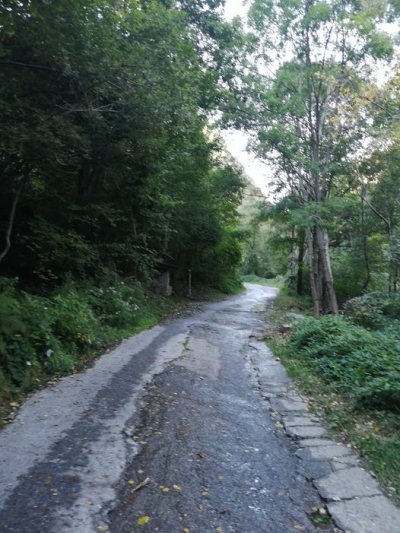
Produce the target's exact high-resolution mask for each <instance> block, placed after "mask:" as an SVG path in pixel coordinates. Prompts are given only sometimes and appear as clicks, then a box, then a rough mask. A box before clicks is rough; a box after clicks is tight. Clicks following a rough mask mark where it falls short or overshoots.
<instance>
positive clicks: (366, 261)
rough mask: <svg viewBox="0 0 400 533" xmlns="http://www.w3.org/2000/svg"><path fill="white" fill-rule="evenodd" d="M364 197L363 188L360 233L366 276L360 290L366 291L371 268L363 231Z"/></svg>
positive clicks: (366, 239)
mask: <svg viewBox="0 0 400 533" xmlns="http://www.w3.org/2000/svg"><path fill="white" fill-rule="evenodd" d="M364 196H365V191H364V188H363V189H362V191H361V231H362V243H363V253H364V262H365V269H366V271H367V276H366V278H365V281H364V283H363V287H362V290H363V291H366V290H367V288H368V285H369V284H370V281H371V268H370V265H369V254H368V238H367V234H366V230H365V213H364Z"/></svg>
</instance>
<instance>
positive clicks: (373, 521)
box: [261, 347, 400, 533]
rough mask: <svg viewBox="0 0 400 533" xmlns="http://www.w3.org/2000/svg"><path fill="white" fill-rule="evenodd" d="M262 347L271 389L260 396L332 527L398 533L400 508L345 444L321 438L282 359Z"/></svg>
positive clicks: (322, 432)
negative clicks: (291, 445) (290, 442)
mask: <svg viewBox="0 0 400 533" xmlns="http://www.w3.org/2000/svg"><path fill="white" fill-rule="evenodd" d="M266 349H267V351H268V352H267V354H266V355H267V358H268V359H267V361H268V360H269V361H272V360H273V361H274V365H271V364H269V365H268V381H269V382H273V383H274V390H273V392H271V389H269V390H268V391H266V392H267V394H263V391H262V390H261V394H262V395H263V396H264V399H265V400H266V402H268V403H267V405H268V407H269V410H270V411H271V416H272V418H273V419H274V420H275V423H276V425H277V427H278V428H280V429H283V430H284V431H285V433H286V435H287V436H288V437H290V438H291V439H292V440H293V441H294V443H295V444H296V446H297V447H298V450H297V452H296V455H297V457H299V459H300V470H301V473H302V474H303V475H304V476H305V477H306V478H307V479H308V480H309V481H311V482H312V483H313V485H314V487H315V488H316V489H317V490H318V492H319V494H320V496H321V498H322V499H324V500H325V501H326V504H327V508H328V511H329V513H330V515H331V517H332V519H333V520H334V522H335V523H336V525H337V526H338V527H339V528H340V529H342V530H343V531H344V532H345V533H400V509H398V508H397V507H396V506H395V505H394V504H393V503H392V502H391V501H390V500H389V499H388V498H386V497H385V496H384V495H383V494H382V491H381V489H380V487H379V485H378V483H377V482H376V480H375V479H374V478H373V476H372V475H371V474H370V473H369V472H367V471H366V470H364V468H362V467H361V466H360V461H359V459H358V458H357V457H356V455H355V454H354V452H353V451H352V449H351V448H350V447H348V446H344V445H343V444H338V443H336V442H334V441H333V440H331V439H328V438H326V437H325V435H326V433H325V429H324V428H323V426H322V424H321V422H320V421H319V420H318V419H316V418H315V417H313V416H310V415H309V412H308V405H307V401H306V399H305V398H302V397H300V396H299V395H298V394H297V392H295V390H294V386H293V384H290V380H288V378H287V376H286V372H285V370H284V367H283V365H282V363H280V362H279V360H278V359H277V358H276V357H275V356H274V355H273V354H272V353H271V352H270V350H269V349H268V348H267V347H266ZM277 362H278V364H276V363H277ZM274 374H275V375H274ZM282 376H284V377H282ZM288 381H289V383H288Z"/></svg>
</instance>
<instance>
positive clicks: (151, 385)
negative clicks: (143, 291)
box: [0, 285, 334, 533]
mask: <svg viewBox="0 0 400 533" xmlns="http://www.w3.org/2000/svg"><path fill="white" fill-rule="evenodd" d="M275 292H276V291H275V289H269V288H266V287H261V286H258V285H248V286H247V292H246V293H244V294H241V295H239V296H235V297H231V298H229V299H227V300H224V301H223V302H218V303H212V304H207V305H206V306H205V307H204V308H203V310H202V311H201V312H199V313H198V314H197V315H194V316H190V317H185V318H181V319H176V320H173V321H170V322H168V323H166V324H164V325H162V326H156V327H155V328H153V329H151V330H148V331H145V332H142V333H141V334H139V335H136V336H135V337H132V338H131V339H129V340H127V341H125V342H123V343H122V344H121V345H120V346H119V347H118V348H117V349H116V350H114V351H113V352H111V353H108V354H105V355H104V356H103V357H101V358H100V359H99V360H98V361H97V363H96V364H95V365H94V367H93V368H90V369H88V370H87V371H85V372H83V373H81V374H78V375H74V376H70V377H67V378H64V379H62V380H60V381H58V382H55V383H54V384H53V385H51V386H49V387H48V388H47V389H45V390H43V391H41V392H39V393H36V394H34V395H33V396H32V397H31V398H30V399H29V400H28V401H27V402H26V404H25V405H24V407H23V408H22V409H21V411H20V413H19V415H18V416H17V417H16V419H15V420H14V421H13V423H11V424H10V425H9V426H7V427H6V428H5V429H4V430H3V431H1V432H0V531H1V533H6V532H7V533H9V532H15V533H65V532H73V533H94V532H98V531H109V532H111V533H136V532H143V533H148V532H152V533H154V532H161V533H229V532H230V533H264V532H265V533H298V532H299V531H303V532H305V533H313V532H317V531H328V532H332V531H334V529H333V526H332V525H329V524H328V525H327V526H325V529H318V526H316V525H314V524H313V523H312V521H310V519H309V516H310V514H309V513H310V511H311V509H312V508H315V507H317V508H318V507H319V506H321V505H322V502H321V501H320V500H319V497H318V495H317V493H316V491H315V489H314V488H313V487H312V485H311V484H310V483H309V482H307V481H306V480H305V478H304V477H303V476H302V475H301V474H300V471H299V464H298V459H297V458H296V456H295V455H294V449H293V447H292V444H291V442H290V440H289V439H288V438H287V437H286V436H285V435H284V434H283V433H282V432H280V431H279V429H277V428H276V426H275V425H274V422H273V420H272V419H271V418H270V413H269V410H268V409H267V406H266V403H265V401H264V400H263V397H262V395H261V393H260V390H259V389H260V387H259V382H258V381H257V378H256V372H255V371H254V368H253V365H252V363H251V357H252V352H254V349H255V348H254V343H253V345H252V343H251V342H250V339H252V335H253V334H254V333H257V332H259V331H261V330H262V329H263V328H264V325H263V320H262V319H261V317H260V314H259V312H260V311H261V310H262V309H263V307H264V305H265V303H266V300H268V299H269V298H273V297H274V295H275ZM253 341H254V339H253ZM257 372H258V374H257V375H259V373H260V369H257ZM142 483H144V484H143V486H142V487H141V488H140V484H142Z"/></svg>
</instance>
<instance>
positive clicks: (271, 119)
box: [226, 0, 392, 317]
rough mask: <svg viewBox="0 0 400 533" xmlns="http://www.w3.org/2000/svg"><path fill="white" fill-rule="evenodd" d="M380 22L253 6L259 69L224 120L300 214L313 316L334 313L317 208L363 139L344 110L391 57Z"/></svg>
mask: <svg viewBox="0 0 400 533" xmlns="http://www.w3.org/2000/svg"><path fill="white" fill-rule="evenodd" d="M371 9H372V8H371ZM378 16H379V13H378V12H371V11H370V12H367V11H365V10H363V9H362V6H361V5H358V4H354V3H353V2H339V1H336V0H331V1H328V2H326V1H322V0H301V1H299V2H297V3H295V4H293V3H292V2H288V1H286V0H282V1H270V2H266V1H264V0H255V1H254V2H253V3H252V5H251V7H250V11H249V24H250V26H251V28H252V33H251V35H250V36H249V40H248V41H249V47H250V49H251V51H252V57H253V62H254V63H255V64H257V65H258V69H257V71H254V68H251V67H249V69H248V72H249V75H248V78H247V80H246V83H245V84H244V86H243V87H242V88H239V89H238V90H237V92H236V95H235V98H234V99H232V100H231V102H230V106H229V107H228V110H227V113H226V120H228V121H230V122H232V121H235V122H236V123H237V121H238V119H237V117H238V116H239V117H240V123H241V124H243V125H244V126H245V127H246V128H247V129H248V130H249V131H251V132H253V133H254V137H253V140H252V143H251V146H252V149H253V150H254V151H255V153H256V154H257V155H258V156H259V157H261V158H263V159H266V160H268V161H269V162H270V163H271V164H272V165H273V166H274V168H275V171H276V182H277V186H278V190H280V191H281V192H284V193H289V194H290V195H292V196H294V197H295V198H296V199H297V203H298V205H299V206H302V207H303V208H304V209H305V211H304V214H303V218H304V219H305V220H307V225H306V228H305V231H306V242H307V246H308V258H309V261H308V268H309V274H310V287H311V293H312V296H313V302H314V314H315V316H317V317H318V316H319V315H320V313H321V312H322V311H328V310H329V311H330V312H332V313H333V314H338V303H337V298H336V293H335V289H334V285H333V276H332V268H331V260H330V253H329V238H328V231H327V226H326V224H324V222H323V216H322V211H321V210H322V206H323V204H324V202H326V200H327V199H328V198H329V197H330V195H331V194H332V192H333V189H334V188H335V186H336V185H335V184H336V183H337V182H338V180H339V181H340V180H341V177H342V176H343V175H345V174H346V173H348V169H349V165H350V163H351V162H352V160H353V158H354V157H355V156H356V154H357V151H358V150H359V149H360V148H361V141H362V139H363V137H364V136H365V135H366V125H367V123H366V117H365V116H363V115H362V114H358V115H356V116H355V117H352V114H351V112H350V111H351V110H352V109H353V108H354V105H353V99H354V98H355V97H356V94H357V93H356V89H357V87H359V86H360V85H361V84H362V83H364V81H365V79H366V78H368V73H369V71H370V68H369V66H368V61H371V60H373V59H379V58H382V59H384V58H386V57H388V56H390V54H391V52H392V45H391V40H390V38H389V36H387V35H385V34H382V33H379V32H378V31H377V29H376V23H377V20H378ZM335 193H337V190H336V191H335Z"/></svg>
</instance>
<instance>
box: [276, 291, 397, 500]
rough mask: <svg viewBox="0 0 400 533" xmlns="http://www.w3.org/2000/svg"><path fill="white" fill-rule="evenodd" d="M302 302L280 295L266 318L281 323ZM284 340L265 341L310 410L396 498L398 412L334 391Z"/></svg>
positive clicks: (303, 302)
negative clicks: (367, 406) (369, 405)
mask: <svg viewBox="0 0 400 533" xmlns="http://www.w3.org/2000/svg"><path fill="white" fill-rule="evenodd" d="M305 305H306V301H305V300H304V299H299V300H298V301H297V303H296V297H295V296H294V295H289V296H288V295H279V296H278V297H277V299H276V300H275V302H273V304H272V307H271V308H270V310H269V314H268V318H269V320H270V321H273V322H274V324H276V325H280V324H281V323H282V322H284V321H285V315H286V313H287V311H288V309H297V310H298V311H304V310H306V309H305ZM286 320H287V319H286ZM288 340H289V339H288V337H286V338H285V337H284V338H282V337H278V338H274V339H272V340H270V341H268V344H269V346H270V348H271V350H272V351H273V353H274V354H275V355H276V356H278V357H279V358H280V359H281V361H282V363H283V364H284V365H285V367H286V370H287V372H288V375H289V376H290V377H291V378H292V379H293V380H294V381H295V382H296V384H297V386H298V388H299V390H300V391H301V392H302V393H303V394H305V395H306V396H307V397H308V398H309V401H310V408H311V410H312V411H313V412H314V413H315V414H318V415H319V416H322V417H323V418H324V419H325V421H326V425H327V429H328V432H329V434H330V436H331V437H332V438H334V439H336V440H338V441H341V442H344V443H346V444H350V445H351V446H352V447H353V448H354V449H355V450H356V451H357V452H358V453H359V455H360V457H361V458H362V460H363V462H364V463H365V466H366V468H367V469H369V470H370V471H372V472H373V473H374V474H375V475H376V477H377V479H378V480H379V482H380V484H381V486H382V488H383V490H384V491H385V493H386V494H387V495H388V496H390V497H391V498H392V499H393V500H394V501H395V502H396V503H398V504H400V414H399V413H396V412H389V411H383V410H382V411H380V410H371V409H364V408H362V407H360V406H359V405H358V404H357V403H356V401H355V398H354V395H352V393H351V392H349V393H343V392H338V390H337V387H336V383H329V382H327V380H326V377H325V379H323V378H322V377H321V376H320V375H319V374H318V372H317V371H316V368H314V367H313V366H312V364H310V361H307V360H306V359H305V358H304V357H302V356H301V355H300V354H299V352H298V351H297V350H293V348H292V347H291V346H290V343H289V342H288Z"/></svg>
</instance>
